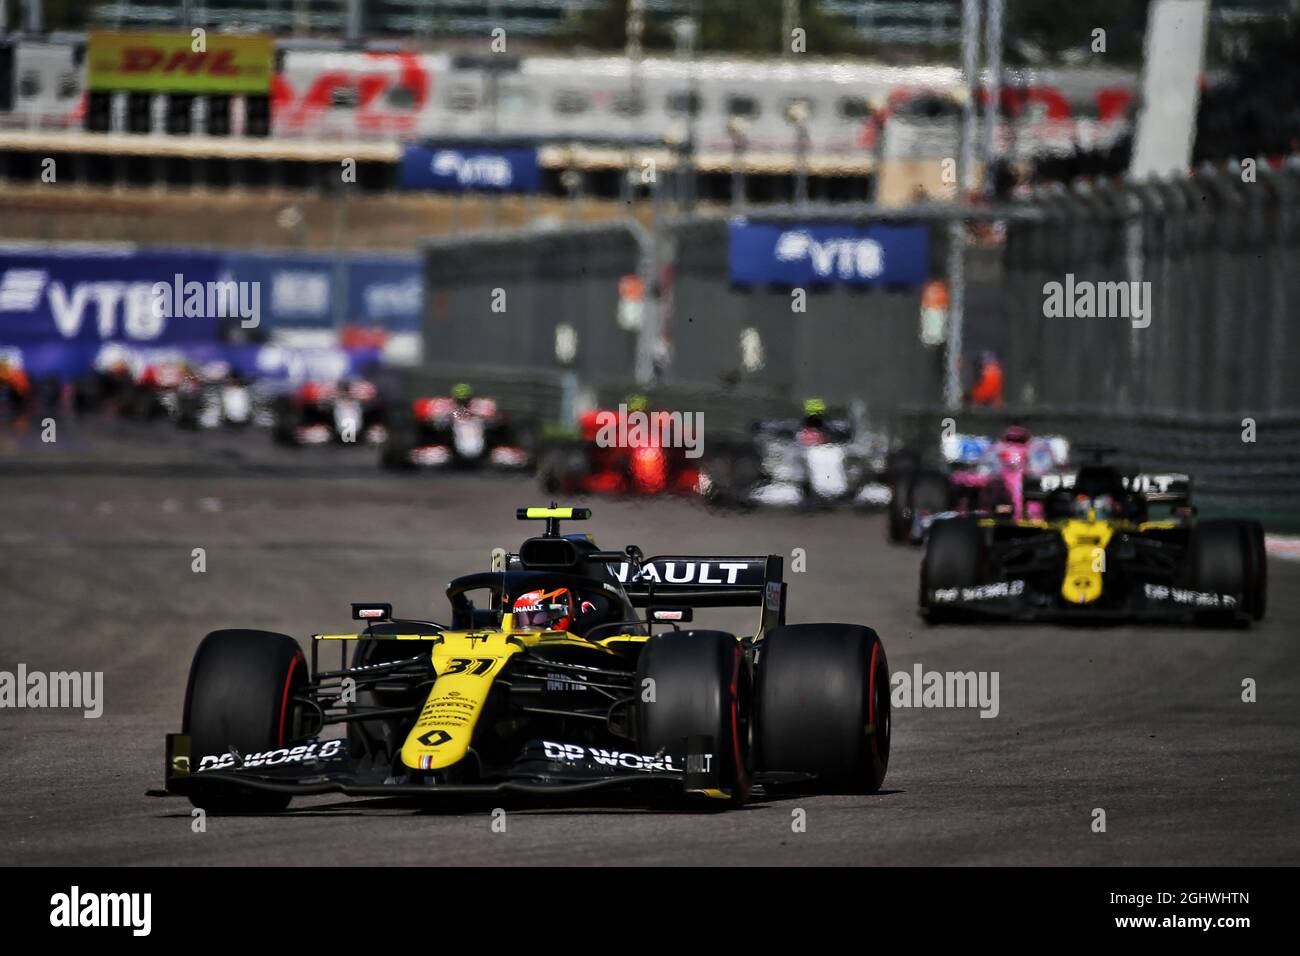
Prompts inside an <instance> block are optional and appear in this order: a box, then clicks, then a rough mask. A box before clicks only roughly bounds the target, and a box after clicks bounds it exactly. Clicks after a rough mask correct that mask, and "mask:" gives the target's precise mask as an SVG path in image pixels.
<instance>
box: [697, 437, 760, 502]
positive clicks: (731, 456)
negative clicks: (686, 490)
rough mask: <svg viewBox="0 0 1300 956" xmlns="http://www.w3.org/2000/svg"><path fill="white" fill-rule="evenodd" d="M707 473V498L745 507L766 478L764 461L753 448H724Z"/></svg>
mask: <svg viewBox="0 0 1300 956" xmlns="http://www.w3.org/2000/svg"><path fill="white" fill-rule="evenodd" d="M704 473H705V475H707V476H708V491H707V493H706V494H705V499H706V500H707V501H708V503H709V504H712V505H717V506H718V507H722V508H743V507H745V506H746V505H748V504H749V503H750V501H749V496H750V494H751V493H752V492H753V490H754V488H755V487H756V486H757V485H758V484H759V482H761V481H762V480H763V463H762V462H761V461H760V460H759V458H758V455H756V454H755V453H754V451H753V450H752V449H750V448H736V447H731V448H722V449H720V450H717V451H715V452H714V454H713V455H712V456H711V457H710V460H709V462H708V463H707V464H706V465H705V467H704Z"/></svg>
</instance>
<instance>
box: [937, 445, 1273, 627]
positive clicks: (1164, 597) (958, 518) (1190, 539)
mask: <svg viewBox="0 0 1300 956" xmlns="http://www.w3.org/2000/svg"><path fill="white" fill-rule="evenodd" d="M1104 451H1105V452H1109V451H1110V450H1109V449H1107V450H1104ZM1026 497H1032V498H1037V499H1038V500H1040V501H1041V502H1042V509H1043V517H1042V518H1041V519H1036V520H1030V519H1020V520H1016V519H1015V517H1014V516H1012V515H1010V514H996V515H993V516H991V517H982V518H981V517H977V516H969V515H959V514H949V515H940V516H938V517H937V519H936V520H935V521H934V522H933V523H932V524H931V526H930V529H929V535H928V537H927V541H926V550H925V554H924V557H923V558H922V561H921V595H920V605H921V610H922V612H923V613H924V614H925V616H926V617H927V618H928V619H930V620H931V621H942V620H953V619H960V618H965V617H1002V618H1010V619H1022V620H1023V619H1036V620H1037V619H1049V618H1054V619H1064V620H1077V619H1091V620H1105V619H1111V620H1115V619H1135V620H1144V619H1145V620H1163V621H1171V622H1181V621H1191V622H1194V623H1197V624H1201V625H1207V626H1245V625H1247V624H1249V623H1250V621H1252V620H1256V621H1257V620H1260V619H1262V618H1263V616H1264V612H1265V607H1266V603H1267V581H1268V568H1267V562H1266V559H1265V552H1264V531H1263V528H1262V527H1261V525H1260V524H1259V522H1257V521H1246V520H1239V519H1215V520H1209V521H1197V520H1195V514H1196V512H1195V509H1194V508H1193V507H1192V505H1191V481H1190V479H1189V478H1188V477H1187V476H1186V475H1181V474H1147V473H1142V472H1129V473H1124V472H1121V471H1120V470H1119V469H1117V468H1114V467H1112V466H1110V465H1107V464H1104V463H1102V462H1101V461H1100V460H1098V461H1096V462H1094V463H1092V464H1088V465H1085V466H1083V467H1081V468H1080V469H1079V470H1078V472H1076V473H1070V474H1048V475H1043V476H1041V477H1039V478H1036V479H1032V480H1030V481H1029V483H1027V485H1026ZM1153 505H1154V506H1162V507H1166V508H1167V509H1168V514H1167V515H1163V516H1156V515H1153V514H1152V513H1151V510H1150V509H1151V506H1153Z"/></svg>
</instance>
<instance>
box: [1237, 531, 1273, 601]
mask: <svg viewBox="0 0 1300 956" xmlns="http://www.w3.org/2000/svg"><path fill="white" fill-rule="evenodd" d="M1243 523H1244V524H1245V525H1246V534H1247V537H1248V540H1249V541H1250V556H1251V563H1250V578H1249V582H1250V585H1251V588H1250V597H1251V602H1250V616H1251V619H1252V620H1255V621H1262V620H1264V614H1265V612H1266V611H1267V610H1268V552H1267V551H1266V550H1265V549H1264V526H1263V525H1262V524H1260V523H1259V522H1258V521H1246V522H1243Z"/></svg>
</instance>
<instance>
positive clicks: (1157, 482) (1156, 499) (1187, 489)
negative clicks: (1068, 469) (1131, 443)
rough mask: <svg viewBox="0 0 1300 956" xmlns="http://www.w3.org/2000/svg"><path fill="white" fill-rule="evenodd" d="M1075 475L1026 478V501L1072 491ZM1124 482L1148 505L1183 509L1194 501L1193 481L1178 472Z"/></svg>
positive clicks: (1126, 477) (1133, 477) (1128, 478)
mask: <svg viewBox="0 0 1300 956" xmlns="http://www.w3.org/2000/svg"><path fill="white" fill-rule="evenodd" d="M1074 478H1075V476H1074V474H1073V473H1068V474H1046V475H1038V476H1037V477H1031V476H1026V477H1025V497H1027V498H1038V499H1041V498H1045V497H1047V496H1048V495H1050V494H1052V493H1053V492H1056V491H1069V490H1071V489H1072V488H1073V487H1074ZM1120 481H1121V483H1122V484H1123V486H1124V489H1125V490H1126V491H1131V492H1133V493H1135V494H1139V495H1141V496H1142V498H1143V500H1145V501H1146V502H1147V503H1148V504H1171V505H1182V504H1187V503H1189V502H1190V501H1191V500H1192V479H1191V478H1190V477H1189V476H1187V475H1183V474H1178V473H1174V472H1168V473H1156V472H1135V473H1130V474H1127V475H1122V476H1121V477H1120Z"/></svg>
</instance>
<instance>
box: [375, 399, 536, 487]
mask: <svg viewBox="0 0 1300 956" xmlns="http://www.w3.org/2000/svg"><path fill="white" fill-rule="evenodd" d="M380 463H381V464H383V466H384V467H386V468H416V467H421V468H440V467H441V468H445V467H460V468H476V467H480V466H484V465H488V466H492V467H496V468H503V469H521V468H528V467H531V466H532V464H533V454H532V450H531V441H530V439H529V436H528V435H527V434H525V433H524V432H523V430H522V429H519V428H517V427H516V426H515V425H514V424H513V423H512V422H511V420H510V418H509V416H508V415H506V414H505V413H503V412H502V411H501V410H500V409H499V408H498V406H497V403H496V402H495V401H493V400H492V399H490V398H478V397H475V395H474V393H473V389H471V388H470V386H469V385H466V384H463V383H462V384H459V385H456V386H454V387H453V388H452V390H451V395H449V396H437V397H434V398H417V399H416V400H415V401H413V402H411V403H410V404H409V405H400V406H397V407H395V408H394V409H393V410H392V412H391V414H390V420H389V427H388V437H387V439H386V440H385V442H384V448H383V451H382V453H381V455H380Z"/></svg>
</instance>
